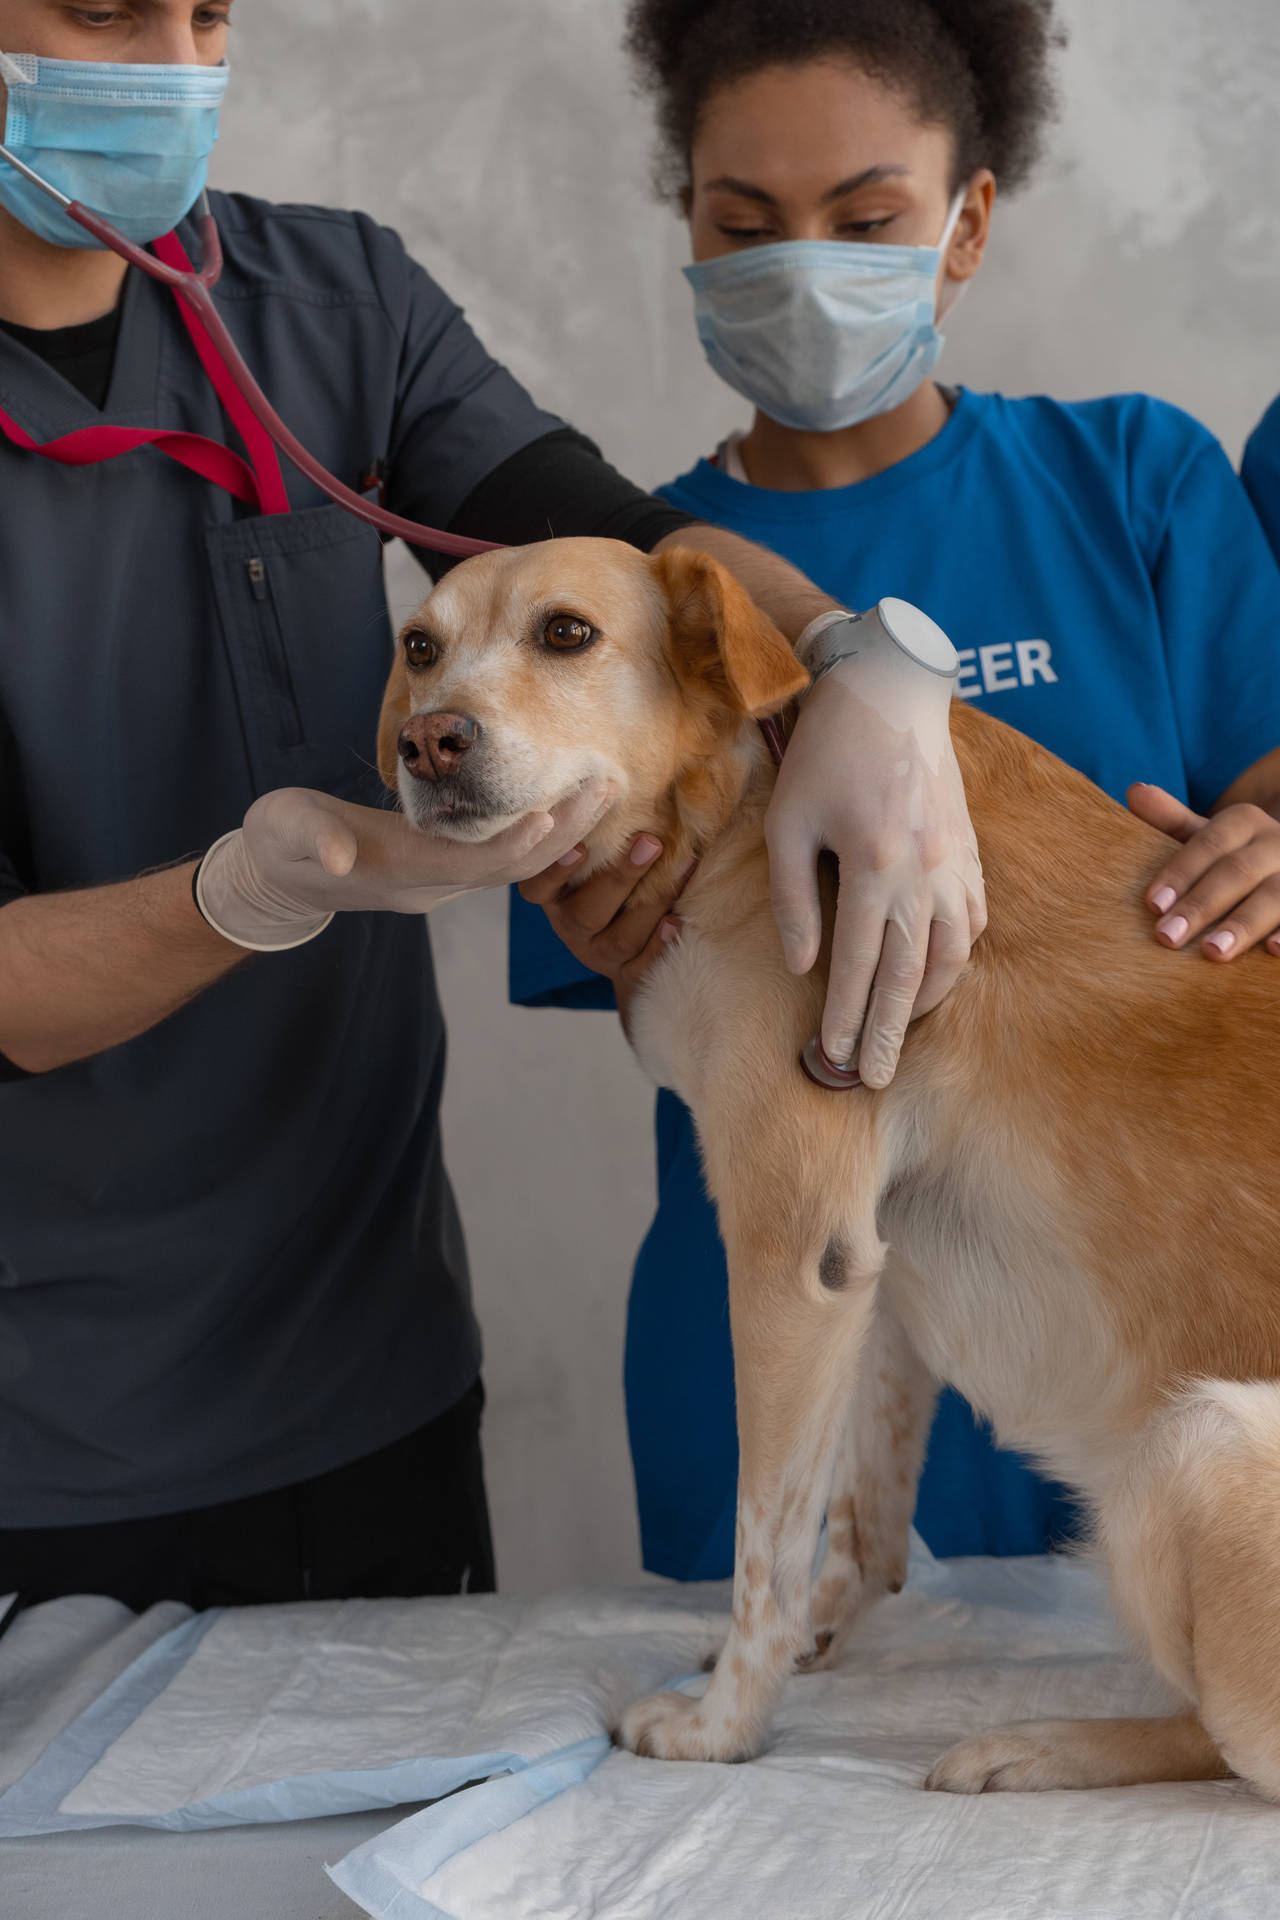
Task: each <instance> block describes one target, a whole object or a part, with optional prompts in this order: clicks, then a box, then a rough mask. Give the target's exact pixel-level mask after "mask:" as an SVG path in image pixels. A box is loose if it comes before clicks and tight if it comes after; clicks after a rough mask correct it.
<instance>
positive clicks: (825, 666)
mask: <svg viewBox="0 0 1280 1920" xmlns="http://www.w3.org/2000/svg"><path fill="white" fill-rule="evenodd" d="M886 647H888V648H890V649H892V650H894V651H896V652H897V653H899V654H901V655H902V656H903V657H904V658H905V659H907V660H909V661H911V662H912V664H913V665H915V666H918V667H923V668H924V670H925V672H926V673H932V674H936V675H937V676H938V678H939V679H943V680H954V679H955V677H956V675H957V674H958V673H959V671H960V656H959V654H958V653H957V652H956V650H955V648H954V647H953V646H952V644H951V642H950V640H948V638H947V636H946V634H945V633H944V632H943V631H942V628H941V627H940V626H939V625H938V624H937V622H936V621H935V620H931V619H930V618H929V616H928V614H927V613H922V612H921V611H920V609H919V607H913V606H912V605H911V603H910V601H908V600H892V599H889V600H881V601H879V602H878V603H877V604H876V605H875V606H874V607H871V608H869V609H868V611H867V612H866V613H844V612H838V611H836V610H835V609H833V610H832V611H831V612H829V613H820V614H819V615H818V617H817V619H816V620H811V621H810V622H809V624H808V626H807V627H806V628H805V630H804V632H803V633H802V634H801V635H800V638H799V639H798V640H797V642H796V657H797V659H798V660H799V661H800V664H801V665H802V666H805V667H808V669H809V674H810V681H809V684H810V686H813V685H815V684H816V683H817V682H818V681H819V680H820V679H821V678H822V676H823V674H824V673H829V672H830V671H831V669H832V667H835V666H838V665H839V664H840V662H841V661H842V660H853V659H856V658H857V657H858V656H859V655H860V654H870V653H883V651H884V649H885V648H886Z"/></svg>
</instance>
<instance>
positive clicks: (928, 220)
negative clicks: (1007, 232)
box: [512, 0, 1280, 1578]
mask: <svg viewBox="0 0 1280 1920" xmlns="http://www.w3.org/2000/svg"><path fill="white" fill-rule="evenodd" d="M1053 42H1054V22H1053V18H1052V6H1051V0H807V3H806V4H805V5H804V6H803V7H798V6H796V5H795V4H793V0H636V4H634V5H633V6H632V8H631V11H630V38H629V45H630V50H631V53H632V55H633V57H634V60H635V63H636V66H637V70H638V73H639V76H640V79H641V81H642V83H643V84H644V85H645V86H646V87H647V88H648V89H649V90H651V91H652V92H653V93H654V95H655V96H656V98H657V102H658V109H659V120H660V124H661V129H662V136H663V151H664V160H665V165H664V184H665V185H666V186H667V187H668V188H669V189H670V190H671V191H673V192H674V195H675V197H676V198H677V200H678V202H679V204H680V206H681V208H682V210H683V212H684V215H685V217H686V219H687V220H688V223H689V233H690V241H691V246H692V252H693V259H694V263H695V264H694V265H693V267H692V268H691V269H690V270H689V279H690V281H691V282H692V287H693V296H694V314H695V317H696V321H697V326H698V330H699V333H700V336H701V339H702V343H703V346H704V348H705V351H706V354H707V358H708V360H709V361H710V363H711V366H712V367H713V368H714V369H715V371H716V372H717V373H719V374H720V375H721V377H722V378H724V379H725V380H727V381H728V383H729V384H730V385H731V386H732V387H733V388H735V390H736V391H738V392H739V393H740V394H742V396H743V398H744V402H749V403H751V405H753V407H754V414H753V416H752V417H751V419H750V423H749V425H748V426H747V428H746V431H745V432H742V433H735V434H733V435H731V436H730V438H729V439H728V440H727V441H726V442H725V444H724V445H722V446H721V447H720V448H718V449H717V450H716V451H715V454H714V457H713V458H711V459H707V460H701V461H699V462H698V464H697V465H696V466H695V467H694V468H693V469H692V470H691V471H690V472H689V473H686V474H684V475H682V477H681V478H680V479H679V480H677V481H675V482H673V483H672V485H670V486H669V487H666V488H664V489H663V490H662V491H663V492H664V493H665V495H666V497H667V498H668V499H669V500H671V501H672V502H673V503H674V504H675V505H678V506H681V507H683V508H684V509H685V510H686V511H687V512H690V513H696V514H699V515H705V517H706V518H707V519H709V520H712V521H714V522H715V523H716V524H717V525H720V526H725V527H732V528H733V529H735V530H736V531H737V532H739V533H741V534H744V535H746V536H749V537H750V538H752V539H754V540H758V541H760V542H761V543H762V544H763V545H765V546H768V547H771V548H772V549H773V550H774V551H776V552H778V553H780V554H784V555H785V556H786V557H787V558H788V559H790V560H792V561H794V562H795V563H796V565H798V566H800V567H803V568H804V569H805V571H806V572H808V573H809V574H811V575H812V577H813V578H814V579H815V580H818V581H820V582H821V583H822V584H823V585H824V586H825V587H827V588H828V590H829V591H830V592H831V593H832V594H834V595H835V596H836V597H837V598H838V599H839V600H840V601H841V603H842V604H843V605H845V606H848V607H866V606H871V605H873V604H874V603H875V602H876V601H877V600H878V599H880V598H881V597H882V596H884V595H894V594H896V595H900V596H902V597H904V598H906V599H908V600H911V601H914V602H915V603H916V604H917V605H919V606H921V607H923V608H924V609H925V610H926V612H928V613H930V614H932V615H933V617H934V618H935V619H936V620H937V621H938V622H939V623H940V624H941V625H942V626H943V627H944V628H945V629H946V631H947V632H948V633H949V634H950V636H951V638H952V639H953V640H954V641H955V643H956V645H957V646H958V647H959V648H960V650H961V658H962V660H963V662H964V671H963V673H962V676H961V679H960V683H959V692H960V693H961V694H962V695H963V696H964V697H966V698H969V699H974V700H977V701H980V702H981V703H982V704H983V706H984V707H986V709H987V710H988V711H989V712H991V713H994V714H996V715H997V716H998V717H999V718H1001V719H1003V720H1006V721H1008V722H1009V723H1010V724H1011V725H1013V726H1015V727H1018V728H1020V729H1021V730H1022V731H1023V732H1026V733H1029V734H1031V735H1032V736H1033V737H1034V738H1036V739H1037V740H1039V741H1041V742H1042V743H1043V744H1044V745H1046V746H1048V747H1050V748H1052V749H1053V750H1054V751H1055V752H1056V753H1058V754H1060V755H1061V756H1062V757H1063V758H1064V759H1065V760H1067V761H1069V762H1071V763H1072V764H1073V765H1074V766H1076V767H1079V768H1081V769H1082V770H1083V771H1084V772H1085V773H1087V774H1088V775H1090V777H1091V778H1092V779H1094V780H1096V781H1097V782H1098V784H1099V785H1100V786H1102V787H1103V788H1105V789H1106V790H1107V791H1109V792H1110V793H1112V794H1113V795H1115V796H1116V797H1118V798H1123V797H1124V795H1125V793H1126V789H1127V788H1128V787H1129V785H1130V783H1131V782H1133V781H1135V780H1138V779H1141V780H1143V781H1151V782H1155V783H1158V784H1157V786H1156V787H1154V788H1151V787H1148V788H1143V789H1141V790H1139V791H1137V792H1135V793H1134V794H1132V796H1131V799H1130V804H1131V805H1132V806H1133V807H1134V809H1135V811H1137V812H1139V813H1141V814H1142V815H1143V816H1144V817H1145V818H1146V819H1148V820H1149V821H1151V822H1153V823H1154V824H1156V825H1157V826H1160V827H1163V828H1166V829H1167V830H1168V831H1169V832H1171V833H1173V834H1174V835H1175V836H1176V837H1177V838H1179V839H1181V840H1183V841H1185V842H1186V845H1185V846H1184V847H1183V848H1182V849H1181V850H1180V852H1179V854H1178V855H1177V856H1176V858H1174V859H1173V860H1172V861H1171V862H1170V865H1169V868H1168V870H1167V871H1166V872H1165V873H1163V874H1162V875H1160V876H1159V877H1158V878H1157V880H1156V881H1155V882H1154V883H1153V886H1152V889H1151V892H1150V895H1149V901H1150V904H1151V906H1152V909H1153V922H1154V927H1155V935H1156V937H1157V938H1158V939H1160V940H1162V941H1163V942H1164V943H1165V944H1166V945H1169V946H1174V947H1190V948H1193V949H1194V951H1193V952H1191V953H1189V955H1188V962H1187V964H1188V965H1202V964H1205V963H1206V958H1207V959H1209V960H1213V961H1216V962H1218V963H1222V962H1229V961H1230V959H1231V958H1232V957H1233V955H1235V954H1238V953H1240V952H1243V951H1244V950H1245V948H1246V947H1247V946H1249V945H1251V944H1253V943H1255V942H1257V941H1259V940H1267V942H1268V947H1269V950H1271V951H1273V952H1275V951H1280V938H1271V939H1269V938H1268V936H1272V935H1274V934H1275V931H1276V929H1277V928H1280V827H1278V826H1277V825H1276V822H1275V820H1274V819H1273V818H1272V815H1273V813H1274V812H1275V811H1276V810H1277V803H1278V801H1280V752H1276V751H1275V749H1276V746H1277V742H1280V574H1278V573H1277V568H1276V565H1275V563H1274V561H1273V559H1272V556H1271V555H1270V553H1269V552H1268V550H1267V546H1266V543H1265V541H1264V539H1263V537H1262V534H1261V532H1260V530H1259V527H1258V523H1257V521H1256V519H1255V518H1254V515H1253V513H1252V511H1251V509H1250V507H1249V504H1248V502H1247V500H1246V498H1245V496H1244V494H1243V492H1242V490H1241V487H1240V484H1239V482H1238V481H1237V479H1236V477H1235V475H1234V474H1233V473H1232V471H1231V469H1230V467H1229V465H1228V463H1227V460H1226V458H1225V456H1224V455H1223V453H1222V451H1221V449H1220V448H1219V446H1218V445H1217V443H1216V442H1215V441H1214V440H1213V438H1212V437H1211V436H1210V435H1209V434H1208V433H1207V432H1206V431H1205V430H1204V429H1203V428H1202V427H1200V426H1198V425H1197V424H1196V422H1195V421H1194V420H1191V419H1189V418H1188V417H1187V416H1186V415H1185V414H1182V413H1180V412H1178V411H1177V410H1176V409H1174V408H1173V407H1170V406H1166V405H1164V404H1162V403H1161V402H1160V401H1158V400H1154V399H1151V398H1149V397H1147V396H1145V395H1142V394H1129V395H1123V396H1117V397H1114V398H1110V399H1103V400H1096V401H1091V402H1088V403H1082V404H1073V405H1060V404H1058V403H1056V402H1054V401H1052V400H1048V399H1025V400H1006V399H1004V398H1002V397H1001V396H1000V395H998V394H979V393H972V392H968V391H965V390H963V389H954V388H949V387H947V386H945V385H939V384H938V383H937V382H935V380H934V379H933V378H932V377H931V375H932V372H933V368H934V364H935V361H936V359H937V356H938V353H939V351H940V349H941V345H942V341H941V336H940V333H939V331H938V328H939V326H940V324H941V323H942V322H943V321H944V319H945V316H946V314H947V312H948V311H949V310H950V309H951V307H952V306H953V305H954V303H955V301H956V300H957V299H958V298H959V297H960V295H961V294H962V293H963V292H964V291H966V289H967V288H968V286H969V284H970V282H971V281H972V280H973V278H974V276H975V275H976V274H977V272H978V269H979V267H980V265H981V263H982V258H983V253H984V249H985V247H986V244H987V239H988V234H989V230H990V225H991V219H992V209H993V203H994V200H995V195H996V189H997V187H999V188H1001V189H1002V190H1007V189H1012V188H1016V187H1017V186H1019V185H1021V183H1022V182H1023V180H1024V179H1025V178H1026V176H1027V174H1028V172H1029V170H1030V168H1031V165H1032V162H1033V160H1034V158H1035V154H1036V151H1037V147H1038V144H1039V141H1040V136H1041V132H1042V129H1043V127H1044V124H1045V122H1046V119H1047V118H1048V115H1049V112H1050V109H1051V104H1052V87H1051V80H1050V72H1049V64H1050V56H1051V49H1052V46H1053ZM1048 320H1049V322H1050V323H1051V316H1050V317H1048ZM744 411H745V408H744ZM1209 814H1213V815H1214V816H1215V817H1214V819H1213V821H1212V822H1211V823H1208V822H1207V821H1206V816H1208V815H1209ZM522 892H523V893H524V894H525V895H526V897H527V899H528V900H529V901H533V902H538V903H540V904H544V905H546V906H547V908H548V912H549V916H550V918H549V925H548V922H547V921H543V920H542V919H541V918H540V916H538V915H536V914H534V913H532V912H531V911H530V908H529V907H528V906H527V905H524V904H523V903H522V902H520V901H517V902H516V903H515V908H514V910H513V911H514V920H513V927H514V932H515V945H514V949H513V961H512V976H513V991H514V993H515V996H516V997H517V998H523V999H526V1000H530V1001H543V1002H547V1001H559V1002H561V1003H565V1002H567V1003H570V1004H573V1003H575V1002H577V1003H579V1004H599V1003H600V1000H601V996H602V993H607V991H608V985H607V983H606V982H605V981H593V980H592V978H591V975H590V974H589V973H588V972H587V971H586V969H588V968H593V969H595V971H596V972H598V973H604V974H607V975H609V976H611V981H612V986H613V988H614V989H616V992H617V996H618V998H619V999H620V1000H623V1001H625V998H626V995H627V993H628V992H629V991H630V990H631V989H632V988H633V986H634V983H635V978H636V966H635V963H634V961H633V960H632V957H631V955H630V953H628V952H619V951H618V948H617V932H616V929H608V930H606V931H605V932H604V934H603V935H600V934H598V931H597V927H596V925H595V923H594V921H593V917H592V902H591V900H590V899H589V898H585V899H581V900H579V901H577V902H575V903H573V904H572V905H571V906H568V907H566V905H565V903H563V902H562V901H560V900H558V899H557V897H556V888H555V885H554V883H553V882H551V881H548V880H545V879H544V880H535V881H533V882H530V883H528V884H527V885H526V886H525V887H524V888H523V889H522ZM603 904H604V906H609V907H612V905H613V904H616V903H614V902H612V901H610V900H608V899H606V900H605V901H604V903H603ZM550 928H554V930H555V932H556V933H558V934H559V935H560V936H561V937H562V939H563V940H564V941H565V942H566V943H567V946H568V948H569V949H571V950H572V952H571V953H570V952H567V951H566V950H565V948H564V947H561V946H560V945H559V944H558V942H553V941H552V940H551V939H550V937H549V929H550ZM1061 937H1062V939H1063V941H1064V942H1066V941H1069V940H1070V938H1071V908H1070V902H1069V901H1067V902H1064V906H1063V915H1062V931H1061ZM609 942H613V943H614V944H613V945H612V946H610V945H608V944H607V943H609ZM1201 956H1204V958H1202V957H1201ZM1277 984H1278V985H1280V972H1278V973H1277ZM657 1130H658V1179H659V1193H660V1200H659V1207H658V1213H657V1217H656V1219H655V1221H654V1223H653V1226H652V1229H651V1231H650V1233H649V1235H648V1238H647V1239H646V1241H645V1243H644V1246H643V1248H642V1250H641V1253H640V1256H639V1260H638V1263H637V1267H636V1272H635V1280H634V1285H633V1289H632V1295H631V1304H630V1317H629V1326H628V1340H627V1363H626V1381H627V1396H628V1414H629V1420H630V1431H631V1444H632V1453H633V1458H634V1464H635V1473H636V1482H637V1489H638V1494H639V1503H640V1516H641V1529H642V1536H643V1543H644V1553H645V1564H646V1566H648V1567H649V1568H650V1569H652V1570H653V1571H656V1572H660V1573H666V1574H673V1575H679V1576H682V1577H686V1578H699V1577H714V1576H719V1575H723V1574H726V1573H728V1572H729V1571H730V1569H731V1567H732V1563H733V1526H734V1483H735V1473H736V1440H735V1434H734V1419H733V1384H732V1362H731V1356H730V1348H729V1331H728V1314H727V1304H726V1277H725V1269H724V1261H723V1255H722V1252H721V1249H720V1245H719V1242H718V1238H717V1235H716V1229H715V1221H714V1217H713V1214H712V1211H711V1208H710V1206H709V1204H708V1203H707V1200H706V1198H705V1196H704V1193H703V1190H702V1184H701V1180H700V1176H699V1170H698V1161H697V1152H696V1147H695V1142H694V1138H693V1133H692V1128H691V1123H690V1119H689V1115H688V1113H687V1112H686V1111H685V1110H684V1108H683V1107H682V1106H681V1105H680V1103H679V1102H678V1101H677V1100H676V1099H675V1098H674V1097H673V1096H672V1095H671V1094H669V1093H665V1092H664V1093H662V1094H660V1096H659V1101H658V1118H657ZM917 1517H918V1522H919V1525H920V1528H921V1531H922V1532H923V1534H924V1536H925V1538H926V1540H927V1541H928V1542H929V1544H930V1545H931V1546H932V1547H933V1548H934V1550H935V1551H937V1552H940V1553H977V1552H999V1553H1017V1552H1033V1551H1039V1550H1041V1549H1042V1548H1043V1547H1044V1546H1045V1545H1047V1544H1048V1543H1050V1542H1051V1541H1052V1540H1053V1539H1054V1538H1055V1537H1057V1536H1059V1535H1061V1534H1062V1533H1063V1532H1064V1531H1065V1530H1066V1529H1067V1528H1068V1527H1069V1525H1070V1518H1071V1516H1070V1512H1069V1510H1068V1509H1067V1507H1066V1506H1065V1504H1064V1503H1063V1502H1062V1500H1061V1499H1060V1497H1059V1495H1058V1494H1057V1492H1056V1491H1055V1489H1053V1488H1052V1487H1050V1486H1048V1485H1046V1484H1045V1483H1044V1482H1043V1481H1041V1480H1040V1479H1038V1478H1037V1477H1036V1476H1035V1475H1034V1474H1033V1473H1032V1472H1031V1471H1030V1470H1029V1469H1028V1468H1027V1467H1025V1466H1024V1465H1022V1463H1021V1462H1020V1461H1018V1460H1017V1459H1015V1458H1013V1457H1012V1456H1010V1455H1007V1454H1001V1453H999V1452H998V1451H996V1449H995V1448H994V1447H993V1446H992V1444H991V1442H990V1441H989V1439H988V1438H987V1436H986V1433H985V1431H984V1430H983V1429H981V1428H980V1427H978V1426H977V1425H976V1424H975V1422H974V1420H973V1417H972V1416H971V1414H970V1412H969V1410H968V1408H967V1406H966V1405H965V1404H964V1402H963V1401H961V1400H960V1399H959V1398H958V1397H957V1396H955V1395H954V1394H948V1395H947V1396H945V1397H944V1399H943V1401H942V1403H941V1406H940V1409H939V1413H938V1416H937V1420H936V1423H935V1426H934V1430H933V1435H932V1438H931V1443H930V1450H929V1456H928V1460H927V1464H926V1468H925V1473H924V1478H923V1482H922V1487H921V1494H920V1503H919V1507H918V1512H917Z"/></svg>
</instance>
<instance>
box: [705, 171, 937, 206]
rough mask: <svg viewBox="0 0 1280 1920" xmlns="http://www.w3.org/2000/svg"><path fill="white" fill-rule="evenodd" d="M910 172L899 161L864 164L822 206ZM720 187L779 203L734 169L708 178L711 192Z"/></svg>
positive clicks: (767, 202)
mask: <svg viewBox="0 0 1280 1920" xmlns="http://www.w3.org/2000/svg"><path fill="white" fill-rule="evenodd" d="M910 172H911V169H910V167H904V166H902V165H900V164H897V163H886V164H885V165H883V166H877V167H864V168H863V170H862V172H861V173H851V174H850V175H849V178H848V179H847V180H841V181H839V182H838V184H837V185H836V186H834V187H828V189H827V191H826V192H825V193H824V194H823V195H822V198H821V199H820V200H819V202H818V205H819V206H821V207H827V206H830V204H831V202H832V201H833V200H842V199H843V198H844V196H845V194H846V193H856V191H857V189H858V188H859V187H870V186H874V185H875V184H876V182H877V181H879V180H894V179H898V178H900V177H901V176H902V175H904V174H909V173H910ZM717 189H718V190H719V191H720V192H722V193H736V194H737V195H738V196H739V198H741V199H743V200H758V201H759V202H760V204H761V206H765V207H776V206H778V205H779V202H778V200H777V199H776V197H775V196H774V195H773V194H771V193H769V192H767V191H766V189H765V188H764V187H757V186H754V185H753V184H752V182H751V181H750V180H738V179H736V178H735V177H734V175H733V174H731V173H722V174H720V175H719V176H718V178H717V179H715V180H708V182H707V184H706V189H705V191H706V192H707V193H713V192H715V191H716V190H717Z"/></svg>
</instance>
